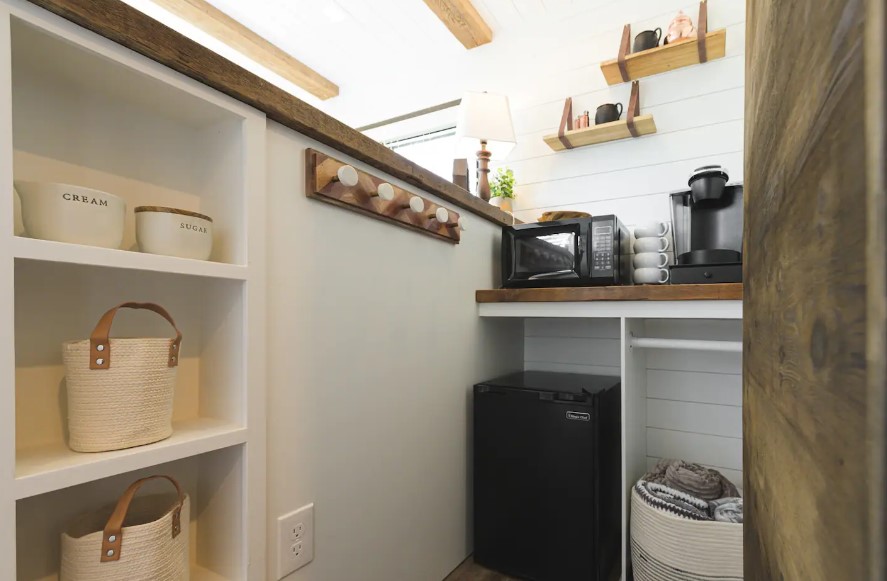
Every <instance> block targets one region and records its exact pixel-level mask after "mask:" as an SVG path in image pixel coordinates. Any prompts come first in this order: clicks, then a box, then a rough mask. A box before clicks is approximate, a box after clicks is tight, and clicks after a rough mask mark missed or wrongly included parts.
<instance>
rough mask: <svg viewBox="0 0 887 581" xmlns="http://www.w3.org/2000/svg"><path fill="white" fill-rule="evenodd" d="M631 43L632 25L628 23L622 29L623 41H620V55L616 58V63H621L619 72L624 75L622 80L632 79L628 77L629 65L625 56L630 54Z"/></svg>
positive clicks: (624, 81)
mask: <svg viewBox="0 0 887 581" xmlns="http://www.w3.org/2000/svg"><path fill="white" fill-rule="evenodd" d="M630 45H631V25H630V24H626V25H625V28H623V29H622V42H621V43H619V55H618V56H617V58H616V64H617V65H619V74H620V75H622V82H623V83H627V82H628V81H630V80H631V79H630V78H629V77H628V66H627V65H626V64H625V57H627V56H628V51H629V46H630Z"/></svg>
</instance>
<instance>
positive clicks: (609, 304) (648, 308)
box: [477, 300, 742, 319]
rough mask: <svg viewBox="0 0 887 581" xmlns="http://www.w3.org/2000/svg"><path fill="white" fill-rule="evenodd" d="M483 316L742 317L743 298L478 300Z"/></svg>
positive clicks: (478, 306)
mask: <svg viewBox="0 0 887 581" xmlns="http://www.w3.org/2000/svg"><path fill="white" fill-rule="evenodd" d="M477 311H478V315H480V316H481V317H530V318H535V317H545V318H549V317H552V318H563V317H580V318H581V317H586V318H617V317H618V318H623V317H624V318H644V319H742V301H721V300H718V301H585V302H550V303H530V302H527V303H518V302H515V303H479V304H478V305H477Z"/></svg>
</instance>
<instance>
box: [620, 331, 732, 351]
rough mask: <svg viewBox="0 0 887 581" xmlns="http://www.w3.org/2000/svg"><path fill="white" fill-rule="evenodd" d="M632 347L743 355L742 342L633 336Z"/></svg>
mask: <svg viewBox="0 0 887 581" xmlns="http://www.w3.org/2000/svg"><path fill="white" fill-rule="evenodd" d="M629 344H630V345H631V346H632V347H639V348H646V349H692V350H694V351H724V352H729V353H742V341H706V340H702V339H659V338H654V337H635V336H634V335H631V339H630V343H629Z"/></svg>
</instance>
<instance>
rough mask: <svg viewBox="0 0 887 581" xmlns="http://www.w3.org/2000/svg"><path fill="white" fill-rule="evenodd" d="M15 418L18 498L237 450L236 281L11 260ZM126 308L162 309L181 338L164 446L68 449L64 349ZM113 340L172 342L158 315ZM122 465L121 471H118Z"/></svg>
mask: <svg viewBox="0 0 887 581" xmlns="http://www.w3.org/2000/svg"><path fill="white" fill-rule="evenodd" d="M15 279H16V293H15V347H16V349H15V353H16V358H15V359H16V373H15V376H16V382H15V396H16V397H15V411H16V486H17V488H18V489H19V490H18V491H17V496H18V497H23V496H29V495H33V494H39V493H41V492H45V491H48V490H52V489H54V488H61V487H63V486H71V485H74V484H80V483H82V482H87V481H89V480H91V479H94V478H100V477H103V476H106V475H110V474H114V473H116V472H118V471H124V470H125V469H133V468H139V467H142V466H147V465H150V464H152V463H156V462H157V461H164V460H169V459H176V458H177V457H183V456H184V455H188V454H189V453H195V451H204V450H211V449H213V447H214V446H225V445H230V444H232V443H238V442H239V441H243V438H244V431H245V430H244V428H243V426H244V422H245V418H244V417H243V406H242V401H243V398H244V393H245V387H246V386H245V379H244V365H245V358H244V355H243V352H242V349H241V341H242V337H243V333H244V329H243V315H244V309H243V305H244V292H243V283H242V282H241V281H219V280H212V279H204V278H196V277H187V276H181V275H175V274H159V273H146V272H130V271H121V270H117V269H112V268H100V267H92V266H79V265H70V264H57V263H45V262H35V261H30V260H17V261H16V264H15ZM126 301H137V302H154V303H158V304H160V305H162V306H163V307H164V308H166V309H167V310H168V311H169V312H170V314H171V315H172V316H173V318H174V319H175V320H176V324H177V325H178V327H179V329H180V330H181V331H182V335H183V340H182V355H181V359H180V364H179V366H178V377H177V383H176V390H175V401H174V404H173V420H174V421H175V422H176V428H177V431H176V432H175V433H174V435H173V437H172V438H170V439H169V440H164V441H162V442H158V443H156V444H149V445H147V446H140V447H137V448H131V449H129V450H125V451H116V452H104V453H98V454H94V453H93V454H82V453H77V452H72V451H70V450H68V448H67V444H66V441H67V427H66V425H67V402H66V398H67V396H66V384H65V369H64V366H63V365H62V343H63V342H64V341H69V340H76V339H85V338H87V337H89V334H90V333H91V332H92V329H93V327H94V326H95V324H96V322H97V321H98V319H99V317H101V315H102V314H103V313H104V312H105V311H106V310H108V309H109V308H110V307H113V306H115V305H117V304H120V303H123V302H126ZM112 336H117V337H132V336H151V337H168V336H172V329H171V328H170V326H169V324H168V323H167V322H166V321H164V320H163V319H162V318H160V317H158V316H157V315H155V314H154V313H150V312H146V311H135V310H124V311H121V312H120V313H118V315H117V317H116V318H115V320H114V325H113V327H112ZM118 465H119V466H118Z"/></svg>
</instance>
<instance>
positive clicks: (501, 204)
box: [490, 196, 513, 213]
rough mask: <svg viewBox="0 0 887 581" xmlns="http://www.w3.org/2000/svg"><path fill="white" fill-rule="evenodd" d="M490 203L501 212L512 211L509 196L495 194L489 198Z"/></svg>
mask: <svg viewBox="0 0 887 581" xmlns="http://www.w3.org/2000/svg"><path fill="white" fill-rule="evenodd" d="M490 204H492V205H494V206H496V207H497V208H499V209H500V210H502V211H503V212H509V213H510V212H512V211H513V210H512V205H511V198H503V197H502V196H496V197H495V198H490Z"/></svg>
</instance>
